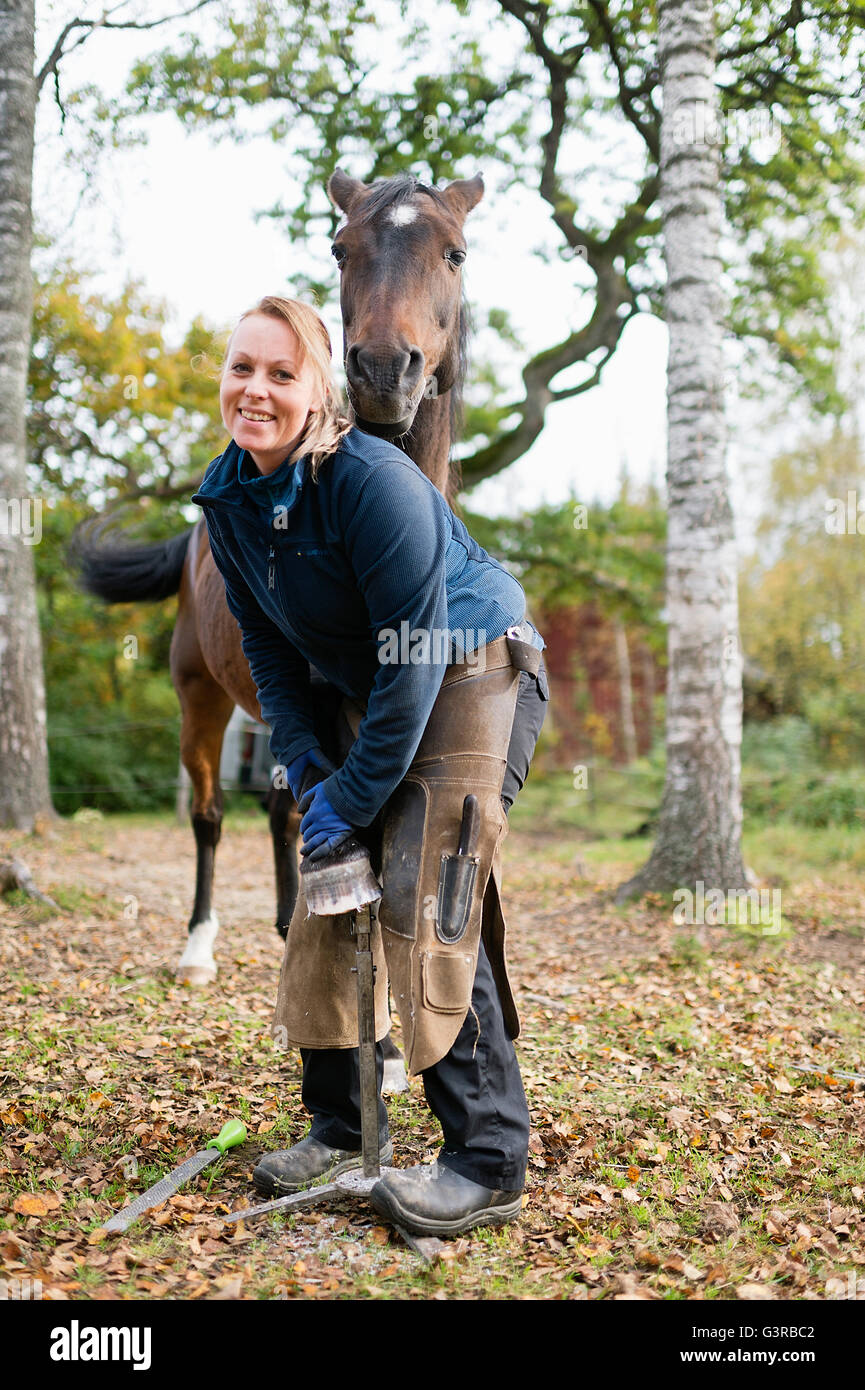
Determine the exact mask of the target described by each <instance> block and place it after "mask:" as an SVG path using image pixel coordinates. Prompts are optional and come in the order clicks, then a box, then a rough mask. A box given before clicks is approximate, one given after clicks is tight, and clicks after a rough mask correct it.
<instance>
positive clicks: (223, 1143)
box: [205, 1120, 246, 1154]
mask: <svg viewBox="0 0 865 1390" xmlns="http://www.w3.org/2000/svg"><path fill="white" fill-rule="evenodd" d="M245 1138H246V1125H245V1124H244V1123H243V1121H242V1120H226V1122H225V1124H224V1125H223V1126H222V1129H221V1130H220V1131H219V1133H218V1134H217V1136H216V1138H215V1139H211V1141H210V1143H209V1144H206V1145H205V1148H207V1149H219V1152H220V1153H221V1154H224V1153H225V1151H226V1149H233V1148H234V1146H235V1144H242V1143H243V1141H244V1139H245Z"/></svg>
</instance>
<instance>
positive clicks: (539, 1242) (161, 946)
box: [0, 820, 865, 1300]
mask: <svg viewBox="0 0 865 1390" xmlns="http://www.w3.org/2000/svg"><path fill="white" fill-rule="evenodd" d="M9 844H10V845H11V846H12V847H13V848H14V849H15V850H16V852H17V853H20V854H21V855H22V857H23V858H25V859H26V861H27V862H28V864H29V866H30V868H31V870H32V871H33V874H34V876H35V878H36V881H37V883H38V884H39V886H40V888H41V889H42V890H43V891H45V892H48V893H50V894H52V896H54V897H56V898H57V900H58V902H59V903H60V904H61V906H63V907H65V908H67V909H68V911H67V913H66V914H65V915H63V916H57V915H55V914H51V913H50V912H49V911H48V910H46V909H44V908H41V907H39V908H37V907H35V906H33V905H30V904H26V903H22V902H20V901H18V902H16V903H13V904H12V905H10V904H9V903H8V902H4V904H3V906H2V907H0V960H2V964H3V979H2V987H0V988H2V1014H3V1022H4V1041H3V1053H2V1056H0V1072H2V1077H0V1082H2V1089H0V1096H2V1099H0V1115H2V1119H3V1122H4V1125H5V1126H6V1131H5V1145H4V1157H3V1160H2V1164H0V1195H2V1197H3V1203H4V1206H5V1207H6V1211H7V1215H6V1218H5V1221H6V1225H5V1229H3V1230H2V1231H0V1260H2V1263H3V1267H4V1274H5V1276H6V1277H7V1278H23V1277H30V1278H33V1277H36V1278H39V1279H40V1280H41V1281H42V1284H43V1287H44V1289H47V1290H48V1294H49V1296H50V1297H52V1298H83V1297H89V1296H92V1295H97V1296H99V1297H133V1298H147V1297H165V1296H170V1297H182V1298H212V1297H223V1298H242V1297H256V1296H258V1297H261V1296H269V1297H288V1298H295V1297H299V1298H322V1297H324V1298H338V1297H353V1298H357V1297H381V1296H392V1297H417V1298H429V1297H442V1298H474V1297H484V1298H496V1297H510V1298H513V1297H524V1298H562V1297H570V1298H597V1297H603V1298H617V1297H634V1296H636V1297H641V1298H657V1297H676V1298H688V1299H698V1300H699V1299H703V1298H718V1297H720V1298H731V1297H737V1296H738V1297H761V1298H774V1297H779V1298H790V1297H798V1298H802V1297H804V1298H814V1297H817V1298H826V1297H828V1296H832V1294H833V1290H836V1289H837V1288H841V1286H842V1285H843V1287H844V1288H848V1287H856V1288H858V1285H853V1286H851V1285H850V1284H849V1279H850V1278H851V1277H852V1278H853V1279H854V1280H855V1279H856V1278H860V1279H862V1292H863V1294H865V1240H863V1235H865V1218H863V1215H862V1212H863V1189H865V1161H863V1145H862V1139H863V1137H865V1100H863V1094H862V1090H861V1088H857V1087H856V1086H855V1084H853V1083H848V1082H846V1081H844V1080H834V1081H833V1080H831V1079H827V1077H828V1078H831V1077H833V1076H834V1075H835V1074H836V1073H837V1072H838V1071H839V1070H840V1071H848V1072H857V1073H860V1074H862V1073H865V1052H863V1043H862V1033H861V1014H862V1007H863V1004H865V962H863V947H862V942H863V938H862V934H861V933H862V912H861V908H860V903H861V901H862V894H861V885H860V888H859V889H856V890H854V889H852V888H851V889H848V890H846V892H841V893H838V892H836V893H834V894H833V895H832V897H831V906H830V910H828V911H827V910H826V903H827V891H826V889H825V885H816V884H815V883H813V882H811V883H797V884H795V885H792V886H791V887H790V888H788V889H787V890H786V891H785V896H784V917H785V919H787V922H788V923H789V929H787V928H786V927H785V931H784V932H783V933H782V934H780V935H778V936H773V935H761V934H760V933H759V932H757V933H756V934H754V933H753V932H748V931H745V930H732V931H731V930H727V929H724V928H709V927H705V928H702V929H701V930H698V929H695V928H689V927H682V926H679V925H676V924H675V923H674V922H673V921H672V920H671V917H670V914H669V911H668V910H666V909H664V908H663V907H662V906H661V905H660V904H652V903H643V904H641V905H636V906H631V907H628V908H627V909H619V908H616V907H615V906H614V904H613V902H612V897H611V890H612V889H613V888H614V886H615V884H616V883H617V882H619V881H621V879H622V878H624V877H625V876H626V874H627V873H628V872H629V871H630V869H631V868H632V867H634V864H636V862H637V860H638V859H639V856H640V854H641V849H640V847H638V846H635V850H634V855H635V858H634V864H624V863H604V864H601V866H600V867H587V865H586V864H585V863H584V862H583V859H582V850H581V847H580V846H579V844H576V843H575V844H568V843H564V842H557V843H556V844H554V845H550V844H549V843H548V842H547V841H541V840H539V839H538V838H537V837H532V836H531V835H528V834H518V833H516V832H514V833H512V835H511V837H510V840H509V842H508V847H507V864H506V892H507V899H508V904H509V928H510V960H511V966H512V972H513V976H514V980H515V985H516V989H517V995H518V999H519V1001H520V1003H521V1009H522V1014H523V1021H524V1030H523V1035H522V1037H521V1039H520V1042H519V1051H520V1058H521V1064H522V1067H523V1072H524V1077H525V1081H526V1087H527V1091H528V1093H529V1099H530V1104H531V1109H532V1117H533V1126H534V1128H533V1136H532V1146H531V1162H530V1174H529V1181H528V1185H527V1205H526V1208H525V1211H524V1214H523V1217H522V1219H521V1220H520V1222H519V1223H517V1224H515V1225H513V1226H511V1227H508V1228H506V1229H504V1230H503V1231H499V1232H493V1231H485V1232H478V1233H473V1234H472V1235H470V1236H468V1237H465V1238H463V1239H462V1240H460V1241H455V1242H450V1243H449V1244H448V1246H447V1247H446V1250H445V1252H444V1255H443V1256H442V1257H441V1258H440V1259H439V1260H438V1262H437V1264H436V1265H435V1267H434V1268H433V1269H432V1270H423V1269H422V1268H420V1267H419V1266H418V1264H417V1261H416V1260H415V1259H414V1257H413V1256H411V1255H410V1254H409V1252H408V1251H406V1250H405V1249H403V1247H402V1246H401V1245H400V1244H399V1243H398V1242H394V1241H393V1240H392V1239H391V1236H390V1234H389V1233H388V1232H387V1231H385V1230H384V1229H383V1228H381V1227H378V1226H376V1225H375V1224H374V1222H373V1220H372V1218H371V1216H370V1215H368V1214H367V1212H366V1211H365V1210H359V1209H358V1208H352V1207H350V1206H346V1207H345V1209H344V1210H343V1209H338V1210H336V1211H334V1212H329V1213H327V1214H322V1213H320V1212H319V1213H315V1212H311V1213H308V1214H306V1215H305V1216H298V1217H296V1218H295V1219H294V1221H293V1222H291V1223H289V1224H285V1223H282V1222H278V1221H276V1220H274V1221H273V1223H272V1224H270V1225H267V1226H266V1227H265V1228H264V1229H263V1230H262V1228H260V1227H253V1226H250V1227H249V1228H248V1229H244V1228H242V1227H241V1228H239V1229H238V1230H237V1231H236V1232H235V1231H234V1228H229V1232H230V1234H227V1233H226V1231H225V1229H224V1228H222V1227H219V1226H217V1224H216V1222H215V1220H214V1216H215V1215H217V1214H218V1213H219V1212H220V1211H224V1210H226V1209H231V1208H235V1209H236V1208H237V1207H238V1206H240V1205H243V1204H245V1202H246V1199H247V1198H248V1196H249V1195H250V1192H251V1189H250V1186H249V1181H248V1175H249V1172H250V1171H251V1167H252V1165H253V1163H254V1161H255V1158H256V1157H257V1155H258V1153H260V1152H261V1151H262V1150H264V1149H268V1148H278V1147H284V1146H285V1145H286V1144H287V1143H291V1142H294V1140H296V1139H297V1138H299V1137H300V1136H301V1135H302V1134H303V1132H304V1130H305V1126H306V1117H305V1115H304V1112H303V1111H302V1108H301V1106H300V1102H299V1077H298V1062H297V1058H296V1056H295V1055H294V1054H281V1053H278V1052H277V1051H276V1050H275V1048H274V1047H273V1045H272V1044H271V1043H270V1041H269V1039H268V1038H267V1023H268V1020H269V1017H270V1010H271V1007H272V1003H273V996H274V993H275V986H276V976H277V972H278V969H279V963H280V959H281V943H280V942H279V940H278V938H277V936H276V934H275V932H274V930H273V926H272V922H273V907H274V894H273V881H272V870H271V862H270V847H269V842H268V838H267V835H266V833H265V828H264V822H263V820H262V821H261V822H254V823H253V824H252V825H250V826H249V827H248V828H242V829H237V830H234V831H231V832H229V833H226V835H225V836H224V838H223V841H222V843H221V845H220V848H219V852H218V876H217V888H216V907H217V911H218V913H219V918H220V922H221V928H222V929H221V931H220V935H219V938H218V941H217V946H216V955H217V959H218V962H219V966H220V976H219V979H218V982H217V984H216V985H215V986H213V987H211V988H210V989H209V990H207V991H204V992H200V993H193V992H191V991H189V990H187V989H183V988H180V987H178V986H176V985H175V984H174V982H173V967H174V965H175V963H176V961H177V959H178V957H179V955H180V952H181V950H182V948H183V944H184V937H185V922H186V918H187V915H188V910H189V905H190V901H191V889H192V883H193V876H194V854H193V845H192V839H191V836H190V835H189V833H188V831H187V830H186V828H184V827H180V826H175V825H173V824H171V823H170V822H168V821H166V822H163V823H160V824H157V823H156V822H155V821H154V822H151V823H148V824H145V825H141V826H134V827H133V826H130V825H129V824H128V823H121V824H119V825H118V824H117V823H115V822H111V821H109V820H106V821H96V822H93V823H89V824H88V823H85V824H71V823H64V824H63V825H61V826H60V827H59V828H58V829H57V830H56V831H51V832H49V833H48V834H47V835H45V836H43V837H28V838H26V839H20V838H19V839H18V840H17V841H15V840H14V838H10V839H9ZM2 852H3V851H2V848H0V853H2ZM815 904H816V905H817V907H816V908H815ZM818 909H819V910H818ZM793 1063H796V1064H798V1065H799V1066H813V1067H815V1068H817V1069H818V1072H817V1073H815V1074H808V1073H807V1072H804V1071H799V1070H796V1069H795V1067H794V1066H793V1065H792V1064H793ZM390 1108H391V1114H392V1121H393V1125H392V1127H393V1131H394V1138H395V1145H396V1151H397V1159H396V1161H397V1162H398V1163H400V1164H407V1163H412V1162H417V1161H425V1160H428V1159H430V1158H432V1157H433V1156H434V1155H435V1152H436V1149H437V1145H438V1137H437V1133H436V1126H435V1124H434V1122H433V1121H432V1120H431V1117H430V1116H429V1113H428V1111H427V1110H426V1107H425V1105H424V1102H423V1096H422V1090H421V1087H420V1084H419V1082H417V1081H416V1082H414V1083H413V1086H412V1089H411V1091H410V1093H409V1094H408V1095H407V1096H404V1097H397V1098H394V1099H393V1101H392V1102H391V1106H390ZM230 1114H240V1115H242V1117H243V1118H244V1119H245V1121H246V1123H247V1125H248V1127H249V1131H250V1139H249V1140H248V1142H247V1144H246V1145H245V1146H244V1147H243V1150H242V1151H239V1152H237V1153H235V1155H234V1156H233V1157H231V1158H229V1159H228V1160H226V1162H225V1163H224V1164H223V1165H222V1167H221V1169H220V1172H219V1174H218V1175H217V1177H216V1178H214V1179H213V1181H212V1183H211V1185H210V1188H209V1189H205V1187H204V1186H203V1185H202V1184H198V1185H197V1186H196V1185H193V1187H192V1188H191V1189H190V1190H189V1191H188V1192H186V1193H184V1194H181V1195H180V1196H178V1197H177V1198H175V1199H173V1201H172V1203H170V1204H169V1206H167V1207H166V1208H165V1209H164V1210H163V1211H162V1212H161V1213H158V1214H157V1216H156V1217H155V1218H150V1219H149V1220H147V1221H145V1222H142V1223H141V1225H140V1226H139V1227H136V1228H133V1230H132V1231H130V1233H129V1235H128V1236H126V1237H124V1238H122V1239H121V1240H120V1241H117V1242H112V1241H109V1240H105V1239H103V1238H102V1237H100V1236H99V1235H98V1234H96V1233H97V1232H98V1230H99V1227H100V1222H101V1221H104V1220H105V1219H107V1216H108V1214H110V1212H111V1211H113V1210H116V1209H117V1208H118V1207H120V1206H122V1205H123V1204H124V1202H125V1201H126V1200H128V1199H130V1198H131V1197H132V1196H133V1195H135V1193H137V1192H138V1191H140V1190H142V1188H143V1187H144V1186H146V1185H147V1183H148V1182H150V1181H153V1180H155V1178H156V1177H158V1176H160V1175H162V1173H164V1172H165V1171H166V1169H168V1168H170V1167H171V1166H172V1165H173V1164H174V1163H176V1162H178V1161H180V1159H181V1158H182V1157H184V1156H185V1155H186V1154H187V1153H188V1152H192V1151H194V1150H195V1149H196V1148H197V1147H199V1146H200V1144H201V1142H202V1140H203V1139H204V1138H205V1137H209V1136H210V1135H211V1134H212V1133H213V1132H215V1130H216V1129H218V1128H219V1125H220V1124H221V1123H222V1121H223V1120H224V1119H225V1118H227V1117H228V1116H229V1115H230ZM833 1281H840V1283H838V1282H833ZM845 1281H847V1282H846V1283H845ZM743 1290H744V1292H743ZM755 1291H756V1292H755ZM845 1296H846V1295H845Z"/></svg>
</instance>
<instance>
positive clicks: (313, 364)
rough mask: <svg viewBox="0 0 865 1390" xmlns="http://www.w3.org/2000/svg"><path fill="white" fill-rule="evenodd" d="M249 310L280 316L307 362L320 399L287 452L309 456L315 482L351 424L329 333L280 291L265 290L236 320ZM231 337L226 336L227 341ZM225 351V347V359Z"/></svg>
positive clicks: (313, 315)
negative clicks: (334, 366)
mask: <svg viewBox="0 0 865 1390" xmlns="http://www.w3.org/2000/svg"><path fill="white" fill-rule="evenodd" d="M253 314H264V315H266V317H267V318H272V319H281V320H282V322H283V323H287V324H288V326H289V328H290V329H291V331H292V333H293V334H294V336H295V337H296V338H297V341H298V343H299V344H300V351H301V358H302V361H303V362H304V363H306V364H308V365H309V367H310V368H311V370H312V373H313V376H314V378H315V384H316V387H317V389H318V394H319V397H320V399H321V402H322V404H321V407H320V408H319V409H318V410H313V411H311V412H310V417H309V419H308V420H307V423H306V427H305V429H304V431H303V434H302V435H301V436H300V439H299V440H298V443H297V447H296V448H295V449H294V451H293V452H292V453H291V455H290V456H289V462H290V463H295V462H296V461H297V460H298V459H300V458H304V457H305V456H306V455H308V456H309V464H310V476H311V478H312V480H313V482H318V475H319V471H320V469H321V465H322V464H323V463H324V461H325V459H327V458H329V457H330V455H331V454H333V453H335V452H336V450H337V448H338V447H339V441H340V440H341V439H342V438H343V436H344V435H346V434H348V431H349V430H350V429H351V428H352V423H353V422H352V420H350V419H349V417H348V416H347V415H345V414H344V413H343V408H342V397H341V394H340V389H339V386H338V384H337V382H336V379H335V377H334V375H333V368H332V367H331V357H332V355H333V353H332V349H331V345H330V335H329V334H328V331H327V329H326V328H325V326H324V324H323V322H322V320H321V319H320V318H319V316H318V314H317V313H316V312H315V310H314V309H312V308H310V306H309V305H308V304H303V303H301V301H300V300H299V299H283V298H282V297H281V296H280V295H275V294H268V295H265V297H264V299H260V300H259V301H258V303H257V304H256V305H255V306H254V308H252V309H247V311H246V313H245V314H241V316H240V318H239V319H238V324H240V323H243V320H244V319H248V318H251V317H252V315H253ZM230 342H231V339H229V343H230ZM227 358H228V351H227V349H226V360H227Z"/></svg>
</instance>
